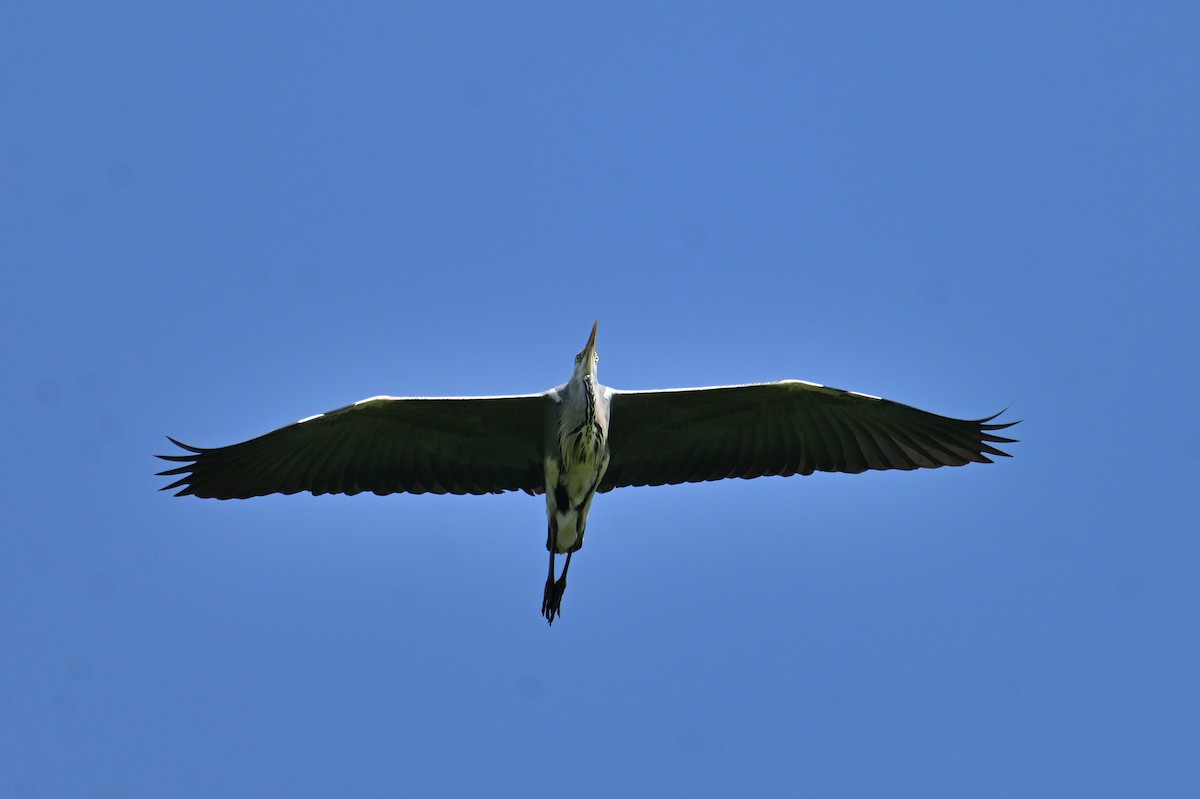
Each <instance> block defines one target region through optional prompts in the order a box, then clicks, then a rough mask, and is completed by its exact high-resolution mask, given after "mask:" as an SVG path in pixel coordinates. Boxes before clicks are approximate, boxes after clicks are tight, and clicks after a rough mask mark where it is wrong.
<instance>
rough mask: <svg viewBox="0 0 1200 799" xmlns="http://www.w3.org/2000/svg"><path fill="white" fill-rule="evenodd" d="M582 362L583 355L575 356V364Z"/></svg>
mask: <svg viewBox="0 0 1200 799" xmlns="http://www.w3.org/2000/svg"><path fill="white" fill-rule="evenodd" d="M582 360H583V353H582V352H581V353H579V354H578V355H576V356H575V363H579V362H580V361H582Z"/></svg>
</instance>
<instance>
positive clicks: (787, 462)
mask: <svg viewBox="0 0 1200 799" xmlns="http://www.w3.org/2000/svg"><path fill="white" fill-rule="evenodd" d="M998 415H999V414H996V416H998ZM994 418H995V416H989V417H988V418H986V419H976V420H970V421H968V420H962V419H951V418H948V417H946V416H938V415H937V414H934V413H929V412H927V411H922V410H919V409H917V408H913V407H910V406H908V405H901V404H900V403H898V402H892V401H890V400H885V399H879V398H878V397H871V396H868V395H866V394H857V393H855V392H851V391H843V390H841V389H836V388H827V387H825V386H818V385H816V384H814V383H805V382H801V381H798V380H785V381H781V382H778V383H756V384H751V385H744V386H718V387H714V388H697V389H678V390H671V391H616V390H613V391H612V393H611V404H610V406H609V420H610V427H609V436H608V443H609V449H610V451H611V460H610V461H609V465H608V471H607V472H606V473H605V475H604V479H603V480H602V481H601V483H600V489H599V490H600V491H610V490H612V489H614V488H620V487H622V486H637V485H664V484H671V485H674V484H676V483H695V482H702V481H706V480H721V479H723V478H726V477H742V478H750V477H761V476H763V475H792V474H812V473H813V472H814V471H822V472H850V473H858V472H864V471H866V470H868V469H917V468H937V467H939V466H962V465H963V464H966V463H972V462H974V463H991V462H992V461H991V458H989V457H987V456H988V455H1001V456H1005V457H1007V456H1008V453H1006V452H1001V451H1000V450H999V449H997V448H996V447H994V446H992V444H1006V443H1011V442H1012V441H1014V439H1011V438H1003V437H1001V436H997V435H995V434H994V431H996V430H1003V429H1004V428H1006V427H1010V426H1011V425H1013V424H1016V422H1008V423H1007V424H990V422H991V420H992V419H994Z"/></svg>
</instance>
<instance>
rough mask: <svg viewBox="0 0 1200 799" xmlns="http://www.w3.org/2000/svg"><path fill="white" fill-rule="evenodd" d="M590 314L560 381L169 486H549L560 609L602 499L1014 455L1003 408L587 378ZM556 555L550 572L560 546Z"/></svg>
mask: <svg viewBox="0 0 1200 799" xmlns="http://www.w3.org/2000/svg"><path fill="white" fill-rule="evenodd" d="M596 327H597V325H596V324H593V325H592V332H591V335H590V336H589V337H588V340H587V344H586V345H584V348H583V349H582V350H581V351H580V352H579V354H578V355H576V356H575V368H574V371H573V372H572V374H571V379H570V380H568V381H567V382H566V383H564V384H562V385H561V386H558V387H557V388H552V389H550V390H549V391H543V392H542V393H540V394H522V395H516V396H505V397H384V396H380V397H370V398H368V399H364V400H360V401H358V402H356V403H354V404H353V405H347V406H346V407H344V408H338V409H337V410H333V411H329V412H328V413H322V414H318V415H316V416H310V417H308V418H307V419H302V420H300V421H298V422H296V423H295V424H291V425H288V426H286V427H281V428H279V429H278V430H274V431H272V432H270V433H267V434H265V435H262V436H259V437H258V438H254V439H251V440H249V441H243V442H242V443H240V444H232V445H230V446H227V447H216V448H212V449H204V448H201V447H192V446H189V445H187V444H183V443H181V442H179V441H176V440H175V439H173V438H170V437H169V436H168V439H169V440H170V441H171V443H173V444H175V445H176V446H178V447H180V448H181V449H183V450H185V453H184V454H175V455H159V456H158V457H160V458H162V459H164V460H167V461H174V462H177V463H180V464H182V465H180V466H176V467H175V468H172V469H167V470H166V471H163V472H159V474H160V475H162V476H168V477H178V479H176V480H175V482H173V483H171V484H170V485H167V486H164V487H163V490H171V489H179V490H178V491H177V492H176V496H184V495H188V494H191V495H194V496H197V497H208V498H214V499H246V498H249V497H259V496H264V495H266V494H295V493H297V492H300V491H309V492H311V493H313V494H316V495H319V494H358V493H360V492H362V491H370V492H372V493H375V494H380V495H383V494H392V493H398V492H407V493H410V494H423V493H426V492H429V493H434V494H499V493H502V492H505V491H517V490H520V491H525V492H526V493H528V494H545V496H546V517H547V521H548V524H547V535H546V549H547V550H549V553H550V564H549V573H548V576H547V577H546V586H545V590H544V592H543V594H542V615H543V616H544V617H545V619H546V621H548V622H549V623H551V624H553V623H554V619H555V617H556V616H559V615H560V613H561V604H562V596H563V591H564V590H565V589H566V586H567V570H568V569H569V568H570V566H571V556H572V555H573V554H574V553H575V552H577V551H578V550H579V548H580V547H582V546H583V535H584V530H585V529H586V527H587V518H588V512H589V511H590V510H591V506H592V499H593V498H594V497H595V495H596V493H597V492H599V493H604V492H606V491H611V490H612V489H614V488H622V487H625V486H643V485H651V486H658V485H676V484H678V483H694V482H704V481H709V480H722V479H725V478H729V477H739V478H751V477H761V476H764V475H783V476H787V475H794V474H804V475H807V474H812V473H813V472H814V471H823V472H847V473H851V474H857V473H859V472H864V471H867V470H868V469H881V470H882V469H905V470H911V469H918V468H927V469H935V468H937V467H939V466H963V465H965V464H968V463H992V460H991V458H989V457H988V456H989V455H999V456H1004V457H1008V453H1006V452H1002V451H1001V450H999V449H998V448H997V447H995V446H993V445H995V444H1006V443H1013V442H1014V441H1015V439H1011V438H1003V437H1001V436H998V435H996V431H998V430H1003V429H1004V428H1006V427H1011V426H1012V425H1014V424H1016V422H1007V423H996V422H993V421H992V420H993V419H995V418H996V417H997V416H999V415H1000V414H993V415H992V416H988V417H986V418H983V419H974V420H964V419H952V418H949V417H946V416H939V415H937V414H934V413H930V412H928V411H923V410H919V409H917V408H914V407H911V406H909V405H902V404H900V403H898V402H893V401H891V400H886V399H882V398H880V397H874V396H871V395H869V394H860V393H858V392H855V391H843V390H842V389H837V388H830V387H827V386H822V385H819V384H817V383H809V382H805V381H800V380H782V381H779V382H774V383H751V384H746V385H733V386H713V387H706V388H684V389H668V390H663V391H619V390H617V389H612V388H608V387H606V386H602V385H600V383H599V382H598V380H597V379H596V369H597V365H598V363H599V360H600V358H599V356H598V355H597V354H596ZM556 555H566V560H565V562H564V563H563V568H562V573H561V575H559V576H558V577H557V579H556V578H555V556H556Z"/></svg>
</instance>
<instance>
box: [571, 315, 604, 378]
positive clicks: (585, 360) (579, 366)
mask: <svg viewBox="0 0 1200 799" xmlns="http://www.w3.org/2000/svg"><path fill="white" fill-rule="evenodd" d="M599 324H600V320H596V323H595V324H593V325H592V334H591V335H590V336H588V340H587V344H584V345H583V349H582V350H580V351H579V354H578V355H576V356H575V373H574V375H572V377H571V381H572V382H576V381H579V380H582V379H583V378H584V377H588V376H590V377H591V378H592V379H593V380H595V378H596V364H598V363H599V362H600V356H599V355H597V354H596V327H597V326H599Z"/></svg>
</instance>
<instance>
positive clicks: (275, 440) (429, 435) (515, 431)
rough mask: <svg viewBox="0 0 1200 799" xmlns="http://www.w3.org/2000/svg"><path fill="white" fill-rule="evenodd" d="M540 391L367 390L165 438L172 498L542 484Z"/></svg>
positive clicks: (495, 489) (458, 490) (470, 490)
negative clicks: (171, 446) (242, 427)
mask: <svg viewBox="0 0 1200 799" xmlns="http://www.w3.org/2000/svg"><path fill="white" fill-rule="evenodd" d="M548 402H550V400H549V398H548V397H547V396H546V395H545V394H533V395H525V396H515V397H462V398H431V399H424V398H395V397H372V398H371V399H366V400H362V401H361V402H356V403H354V404H353V405H348V406H346V407H345V408H339V409H338V410H335V411H330V412H329V413H324V414H321V415H319V416H314V417H311V418H309V419H305V420H304V421H300V422H296V423H295V424H291V425H288V426H287V427H281V428H279V429H278V430H274V431H272V432H270V433H267V434H266V435H263V436H259V437H258V438H255V439H251V440H250V441H244V442H242V443H240V444H233V445H231V446H228V447H217V448H215V449H201V448H199V447H190V446H188V445H187V444H181V443H180V442H178V441H175V439H171V441H172V442H173V443H175V444H177V445H178V446H180V447H182V448H183V449H185V450H187V451H188V452H187V454H184V455H159V456H158V457H160V458H162V459H164V460H168V461H176V462H179V463H181V464H183V465H182V466H178V467H176V468H174V469H168V470H167V471H164V472H159V474H161V475H167V476H174V475H181V476H180V477H179V479H178V480H176V481H175V482H174V483H171V484H170V485H168V486H165V487H164V490H166V489H175V488H178V489H179V491H178V493H177V494H176V495H177V496H182V495H185V494H194V495H196V496H198V497H213V498H216V499H244V498H247V497H259V496H263V495H266V494H295V493H297V492H299V491H311V492H312V493H314V494H357V493H359V492H361V491H371V492H374V493H376V494H391V493H396V492H401V491H403V492H408V493H411V494H424V493H426V492H429V493H433V494H498V493H501V492H504V491H515V490H523V491H526V492H529V493H531V494H532V493H538V492H540V491H542V481H543V473H542V472H543V466H542V433H543V424H544V415H545V413H546V411H547V409H546V404H547V403H548Z"/></svg>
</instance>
